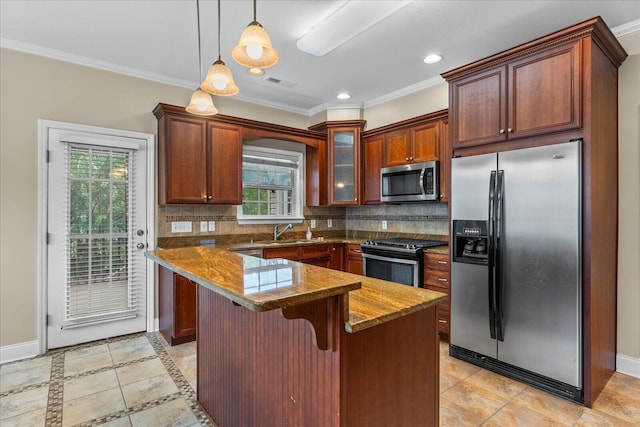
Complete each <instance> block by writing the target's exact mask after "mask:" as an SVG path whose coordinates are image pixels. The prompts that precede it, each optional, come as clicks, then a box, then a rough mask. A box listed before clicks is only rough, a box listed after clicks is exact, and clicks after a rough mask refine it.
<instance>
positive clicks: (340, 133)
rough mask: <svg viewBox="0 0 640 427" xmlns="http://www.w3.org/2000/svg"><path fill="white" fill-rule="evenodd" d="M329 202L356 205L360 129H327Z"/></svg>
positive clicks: (358, 184)
mask: <svg viewBox="0 0 640 427" xmlns="http://www.w3.org/2000/svg"><path fill="white" fill-rule="evenodd" d="M327 141H328V142H329V202H330V203H331V204H332V205H357V204H358V203H359V202H358V198H359V196H360V190H359V186H360V173H359V171H360V161H359V160H360V155H359V151H360V129H356V128H351V127H345V128H331V129H329V134H328V139H327Z"/></svg>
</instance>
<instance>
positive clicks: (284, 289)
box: [145, 246, 447, 333]
mask: <svg viewBox="0 0 640 427" xmlns="http://www.w3.org/2000/svg"><path fill="white" fill-rule="evenodd" d="M145 256H146V257H147V258H149V259H151V260H153V261H154V262H156V263H158V264H160V265H162V266H164V267H166V268H168V269H170V270H172V271H174V272H176V273H178V274H180V275H182V276H184V277H186V278H188V279H190V280H192V281H194V282H196V283H198V284H199V285H201V286H204V287H206V288H208V289H210V290H212V291H214V292H216V293H219V294H220V295H223V296H225V297H226V298H228V299H230V300H231V301H233V302H235V303H236V304H238V305H241V306H243V307H246V308H248V309H250V310H253V311H268V310H274V309H278V308H285V307H291V306H295V305H299V304H304V303H307V302H311V301H314V300H319V299H322V298H328V297H331V296H335V295H340V294H345V293H348V294H349V295H348V303H347V304H345V306H346V307H347V308H348V317H347V318H346V319H345V330H346V331H347V332H351V333H353V332H357V331H360V330H363V329H367V328H369V327H372V326H375V325H378V324H381V323H384V322H388V321H390V320H393V319H397V318H400V317H403V316H406V315H408V314H411V313H414V312H416V311H420V310H423V309H425V308H427V307H430V306H432V305H435V304H438V303H440V302H442V301H444V300H445V299H446V297H447V296H446V294H444V293H441V292H435V291H431V290H427V289H422V288H414V287H411V286H405V285H400V284H397V283H392V282H387V281H384V280H379V279H374V278H370V277H364V276H359V275H355V274H351V273H346V272H342V271H337V270H331V269H327V268H322V267H317V266H313V265H307V264H303V263H299V262H295V261H288V260H284V259H261V258H256V257H252V256H248V255H241V254H236V253H232V252H229V251H226V250H223V249H216V248H211V247H205V246H194V247H187V248H176V249H165V250H157V251H152V252H147V253H146V254H145Z"/></svg>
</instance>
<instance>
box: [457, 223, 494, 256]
mask: <svg viewBox="0 0 640 427" xmlns="http://www.w3.org/2000/svg"><path fill="white" fill-rule="evenodd" d="M488 231H489V230H488V221H468V220H465V221H461V220H454V221H453V236H454V238H453V261H454V262H463V263H468V264H484V265H487V264H488V263H489V256H488V253H489V233H488Z"/></svg>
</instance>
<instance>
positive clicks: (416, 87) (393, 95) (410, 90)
mask: <svg viewBox="0 0 640 427" xmlns="http://www.w3.org/2000/svg"><path fill="white" fill-rule="evenodd" d="M440 83H444V79H443V78H442V77H440V76H435V77H432V78H430V79H427V80H423V81H421V82H418V83H416V84H413V85H411V86H407V87H405V88H402V89H398V90H396V91H393V92H390V93H388V94H386V95H382V96H380V97H378V98H374V99H371V100H369V101H366V102H364V103H363V108H365V109H366V108H371V107H374V106H376V105H379V104H384V103H385V102H389V101H393V100H395V99H398V98H402V97H403V96H407V95H411V94H414V93H416V92H420V91H421V90H424V89H427V88H430V87H432V86H436V85H439V84H440Z"/></svg>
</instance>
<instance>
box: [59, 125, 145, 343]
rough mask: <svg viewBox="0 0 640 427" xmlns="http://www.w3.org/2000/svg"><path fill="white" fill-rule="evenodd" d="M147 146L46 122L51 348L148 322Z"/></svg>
mask: <svg viewBox="0 0 640 427" xmlns="http://www.w3.org/2000/svg"><path fill="white" fill-rule="evenodd" d="M146 150H147V146H146V140H139V139H136V138H127V137H115V136H111V135H102V134H93V133H83V132H71V131H64V130H60V129H49V138H48V157H49V162H48V166H49V171H48V174H49V175H48V201H47V208H48V212H47V222H48V225H47V226H48V230H47V231H48V233H47V240H48V245H47V262H48V264H47V343H48V345H47V346H48V348H57V347H63V346H68V345H74V344H79V343H83V342H88V341H93V340H97V339H103V338H107V337H112V336H117V335H123V334H129V333H133V332H138V331H144V330H146V327H147V322H146V313H147V311H146V261H145V258H144V251H145V249H146V247H147V229H146V228H147V227H146V222H145V221H146V210H147V209H148V206H146V200H147V197H146V188H147V185H146V184H147V183H146V179H147V171H146Z"/></svg>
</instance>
